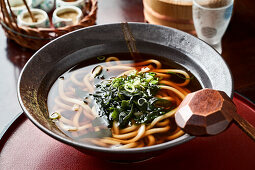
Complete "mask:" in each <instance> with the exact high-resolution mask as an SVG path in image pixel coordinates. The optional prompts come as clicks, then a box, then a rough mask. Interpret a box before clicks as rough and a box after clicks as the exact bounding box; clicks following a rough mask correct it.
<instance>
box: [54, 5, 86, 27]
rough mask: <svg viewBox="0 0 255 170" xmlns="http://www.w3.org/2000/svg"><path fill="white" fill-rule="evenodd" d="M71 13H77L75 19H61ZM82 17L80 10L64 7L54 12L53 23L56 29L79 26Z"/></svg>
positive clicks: (73, 7)
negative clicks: (65, 14)
mask: <svg viewBox="0 0 255 170" xmlns="http://www.w3.org/2000/svg"><path fill="white" fill-rule="evenodd" d="M70 12H75V13H77V16H76V17H75V19H71V18H63V17H61V15H63V14H64V13H70ZM82 17H83V14H82V11H81V9H80V8H78V7H75V6H62V7H60V8H56V9H55V11H54V12H53V16H52V23H53V25H54V27H55V28H59V27H65V26H69V25H75V24H78V23H79V21H80V20H81V19H82Z"/></svg>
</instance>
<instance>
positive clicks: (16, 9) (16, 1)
mask: <svg viewBox="0 0 255 170" xmlns="http://www.w3.org/2000/svg"><path fill="white" fill-rule="evenodd" d="M26 1H27V5H28V7H32V0H26ZM5 3H6V6H7V7H8V4H7V0H6V1H5ZM9 3H10V6H11V10H12V12H13V13H14V14H15V15H19V14H20V13H21V12H22V11H24V10H26V9H27V8H26V6H25V4H24V3H23V1H22V0H9ZM8 11H9V13H10V9H8Z"/></svg>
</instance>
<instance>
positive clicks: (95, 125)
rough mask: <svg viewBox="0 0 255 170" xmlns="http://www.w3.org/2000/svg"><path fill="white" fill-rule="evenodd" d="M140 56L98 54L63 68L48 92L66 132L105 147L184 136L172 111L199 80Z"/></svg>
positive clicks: (55, 117)
mask: <svg viewBox="0 0 255 170" xmlns="http://www.w3.org/2000/svg"><path fill="white" fill-rule="evenodd" d="M113 56H114V57H113ZM142 57H143V60H142V61H133V60H125V59H127V58H129V59H130V58H131V57H130V56H129V54H114V55H106V56H103V57H102V56H100V57H97V59H95V58H94V59H93V60H89V61H85V62H83V63H82V64H80V65H78V66H76V67H74V68H73V69H71V70H69V71H68V72H66V73H64V74H63V75H62V76H60V77H59V79H58V80H57V81H56V82H55V83H54V85H53V86H52V88H51V90H50V92H49V95H48V110H49V114H50V115H49V116H50V117H51V118H52V120H53V121H54V122H55V123H56V125H57V126H58V127H59V128H60V129H61V130H62V131H63V132H64V133H65V134H66V135H67V136H69V137H71V138H73V139H75V140H77V141H80V142H84V143H89V144H93V145H97V146H102V147H112V148H120V149H125V148H135V147H144V146H151V145H155V144H159V143H163V142H166V141H169V140H173V139H175V138H178V137H179V136H181V135H183V134H184V133H183V131H182V130H180V129H179V128H178V127H177V126H176V124H175V121H174V118H173V115H174V113H175V111H176V108H177V106H178V105H179V104H180V102H181V101H182V99H183V98H184V97H185V95H187V94H188V93H189V92H190V91H195V90H198V89H200V88H201V86H200V84H199V83H198V81H197V80H196V79H195V78H193V76H192V75H191V73H189V72H187V71H184V69H183V68H181V69H174V68H173V67H172V66H171V65H173V63H171V62H169V65H165V64H162V63H161V62H160V60H159V61H158V60H154V59H152V58H153V56H151V55H145V54H142ZM119 59H124V60H119ZM85 63H86V64H85ZM93 63H94V64H93ZM95 63H96V64H95ZM174 65H175V68H176V64H174ZM178 68H179V66H178ZM135 70H137V71H135ZM123 75H125V76H123ZM180 77H181V78H180ZM95 85H96V86H95ZM139 90H140V91H139ZM152 94H153V95H152ZM151 101H153V102H151ZM154 101H155V103H154ZM145 108H147V110H144V109H145ZM125 109H126V110H125ZM157 110H158V111H157ZM53 113H54V114H53ZM109 127H110V128H109Z"/></svg>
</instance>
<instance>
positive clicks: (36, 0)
mask: <svg viewBox="0 0 255 170" xmlns="http://www.w3.org/2000/svg"><path fill="white" fill-rule="evenodd" d="M42 2H43V0H32V7H33V8H36V7H37V6H38V5H39V4H40V3H42Z"/></svg>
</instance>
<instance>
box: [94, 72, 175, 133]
mask: <svg viewBox="0 0 255 170" xmlns="http://www.w3.org/2000/svg"><path fill="white" fill-rule="evenodd" d="M158 84H159V80H158V77H156V73H154V72H137V71H134V72H132V73H131V74H130V75H123V76H120V77H117V78H113V79H110V80H105V81H102V82H101V83H99V84H96V91H95V93H94V94H93V95H92V96H93V98H94V100H95V102H96V103H97V108H98V109H97V110H98V113H99V115H100V116H104V117H107V119H108V121H109V127H112V124H113V121H116V122H117V123H118V125H119V127H120V128H125V127H126V126H127V125H130V124H132V123H136V124H142V123H145V124H147V123H150V122H152V121H153V120H154V119H155V118H157V117H158V116H160V115H163V114H165V113H166V112H167V111H169V110H170V107H171V102H169V101H167V100H164V99H160V98H157V97H155V95H156V93H157V92H158V91H159V87H158Z"/></svg>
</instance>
